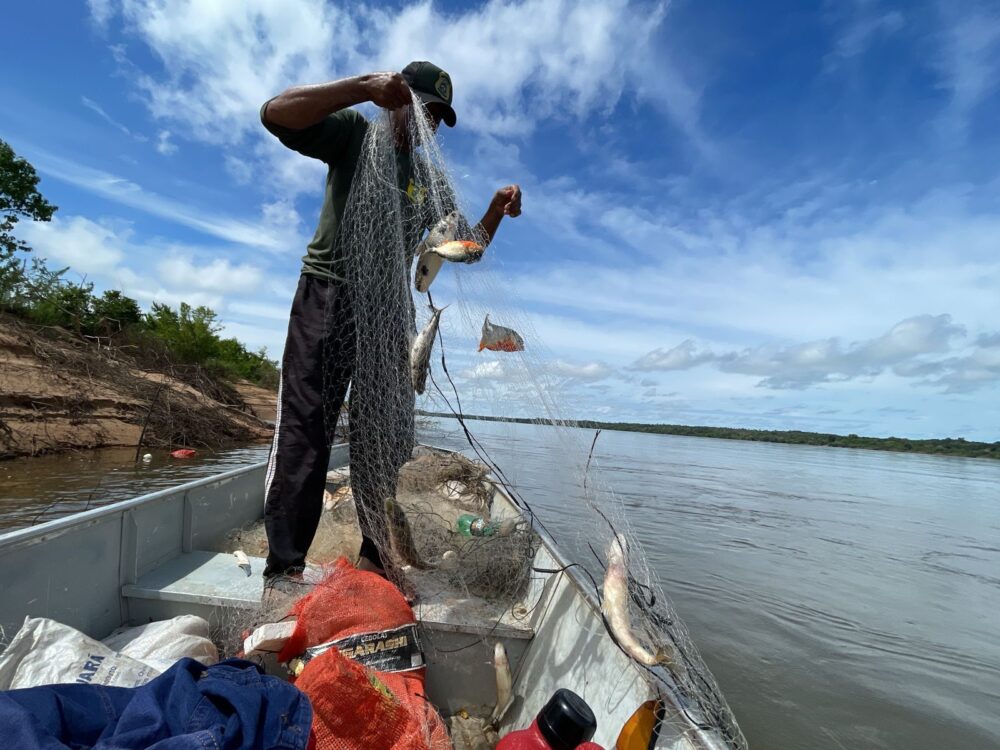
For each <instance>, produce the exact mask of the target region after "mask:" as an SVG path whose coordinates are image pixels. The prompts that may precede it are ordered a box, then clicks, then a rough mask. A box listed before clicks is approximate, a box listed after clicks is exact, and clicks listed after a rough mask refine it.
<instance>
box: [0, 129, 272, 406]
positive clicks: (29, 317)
mask: <svg viewBox="0 0 1000 750" xmlns="http://www.w3.org/2000/svg"><path fill="white" fill-rule="evenodd" d="M37 186H38V177H37V175H36V174H35V170H34V168H33V167H32V166H31V164H29V163H28V162H27V161H25V160H24V159H21V158H19V157H18V156H17V155H16V154H15V153H14V151H13V149H11V147H10V146H9V145H8V144H7V143H5V142H4V141H2V140H0V312H5V313H8V314H11V315H14V316H17V317H19V318H21V319H23V320H26V321H29V322H31V323H34V324H37V325H39V326H49V327H60V328H65V329H67V330H69V331H73V332H74V333H76V334H77V335H78V336H83V337H87V338H89V339H91V340H93V341H94V342H95V343H97V344H99V345H103V346H115V347H119V348H125V347H128V349H129V351H130V353H131V354H132V355H133V356H134V358H135V359H136V361H137V362H138V363H139V364H140V365H144V366H149V367H151V368H153V369H168V370H169V369H176V367H177V366H178V365H179V366H195V367H200V368H203V369H204V371H206V372H207V373H208V374H209V375H212V376H214V377H220V378H223V379H227V380H236V379H240V378H243V379H246V380H249V381H251V382H253V383H256V384H258V385H262V386H265V387H271V388H275V387H277V383H278V363H277V362H275V361H274V360H272V359H269V358H268V356H267V353H266V352H265V351H264V350H263V349H261V350H260V351H258V352H252V351H249V350H247V348H246V347H245V346H244V345H243V344H242V343H240V342H239V341H237V340H236V339H234V338H221V337H220V336H219V332H220V331H221V330H222V327H221V326H220V325H219V323H218V322H217V318H216V314H215V312H214V311H213V310H211V309H210V308H208V307H204V306H201V307H191V306H190V305H188V304H186V303H183V302H182V303H181V304H180V306H179V307H178V308H177V309H174V308H172V307H170V306H169V305H163V304H159V303H153V305H152V307H151V308H150V310H149V311H148V312H146V313H143V311H142V310H141V309H140V307H139V304H138V302H136V301H135V300H134V299H132V298H131V297H127V296H126V295H124V294H123V293H122V292H120V291H117V290H107V291H105V292H104V293H103V294H95V293H94V285H93V284H92V283H89V282H86V281H81V282H80V283H73V282H71V281H69V280H67V279H66V274H67V273H68V271H69V268H62V269H58V270H53V269H51V268H49V267H48V266H47V264H46V263H45V261H44V260H42V259H40V258H37V257H34V256H31V255H30V253H31V248H29V247H28V246H27V245H26V244H25V243H24V242H23V241H21V240H19V239H17V238H16V237H15V236H14V234H13V229H14V225H15V224H16V223H17V222H18V220H19V219H21V218H25V219H30V220H32V221H49V220H51V218H52V215H53V213H54V212H55V211H56V207H55V206H53V205H51V204H50V203H49V202H48V201H46V200H45V198H44V197H42V195H41V194H40V193H39V192H38V187H37ZM29 260H30V262H29Z"/></svg>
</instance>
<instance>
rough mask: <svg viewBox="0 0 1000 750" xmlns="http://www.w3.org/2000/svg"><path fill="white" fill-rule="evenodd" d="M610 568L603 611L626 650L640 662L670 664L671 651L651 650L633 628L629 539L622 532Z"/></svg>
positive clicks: (610, 555)
mask: <svg viewBox="0 0 1000 750" xmlns="http://www.w3.org/2000/svg"><path fill="white" fill-rule="evenodd" d="M607 558H608V568H607V570H606V571H605V572H604V588H603V591H602V594H603V596H602V601H601V612H602V613H603V614H604V617H605V619H606V620H607V622H608V627H609V628H610V629H611V634H612V635H613V636H614V637H615V640H616V641H618V645H619V646H621V647H622V649H623V650H624V651H625V653H626V654H628V655H629V656H631V657H632V658H633V659H635V660H636V661H637V662H639V663H640V664H645V665H646V666H647V667H651V666H653V665H655V664H669V663H671V662H672V661H673V659H672V658H671V654H670V652H669V651H665V650H664V649H660V650H658V651H657V652H656V653H655V654H653V653H650V652H649V651H648V650H647V649H646V648H645V647H644V646H643V645H642V644H641V643H640V642H639V639H638V638H636V637H635V634H634V633H633V632H632V621H631V618H630V617H629V613H628V603H629V593H628V543H627V542H626V541H625V537H624V535H622V534H616V535H615V538H614V539H612V540H611V545H610V546H609V547H608V553H607Z"/></svg>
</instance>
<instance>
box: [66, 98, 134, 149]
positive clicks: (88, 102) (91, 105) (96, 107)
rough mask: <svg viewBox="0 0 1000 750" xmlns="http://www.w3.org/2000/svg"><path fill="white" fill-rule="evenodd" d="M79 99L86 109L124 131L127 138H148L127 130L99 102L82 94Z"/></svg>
mask: <svg viewBox="0 0 1000 750" xmlns="http://www.w3.org/2000/svg"><path fill="white" fill-rule="evenodd" d="M81 101H82V102H83V106H85V107H86V108H87V109H89V110H91V111H93V112H96V113H97V114H98V115H99V116H100V117H101V119H103V120H104V121H105V122H106V123H108V124H109V125H111V126H112V127H114V128H117V129H118V130H120V131H121V132H122V133H124V134H125V135H127V136H128V137H129V138H134V139H135V140H137V141H140V142H145V141H148V140H149V139H148V138H146V136H144V135H142V134H141V133H133V132H132V131H131V130H129V129H128V128H127V127H125V126H124V125H122V124H121V123H120V122H118V121H117V120H115V119H114V118H113V117H112V116H111V115H109V114H108V113H107V112H105V111H104V108H103V107H101V105H100V104H98V103H97V102H95V101H93V100H92V99H88V98H87V97H85V96H84V97H81Z"/></svg>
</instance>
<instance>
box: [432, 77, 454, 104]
mask: <svg viewBox="0 0 1000 750" xmlns="http://www.w3.org/2000/svg"><path fill="white" fill-rule="evenodd" d="M434 90H435V91H437V93H438V96H440V97H441V98H442V99H444V100H445V101H446V102H451V78H449V77H448V74H447V73H445V72H444V71H443V70H442V71H441V73H440V74H438V78H437V81H436V82H435V83H434Z"/></svg>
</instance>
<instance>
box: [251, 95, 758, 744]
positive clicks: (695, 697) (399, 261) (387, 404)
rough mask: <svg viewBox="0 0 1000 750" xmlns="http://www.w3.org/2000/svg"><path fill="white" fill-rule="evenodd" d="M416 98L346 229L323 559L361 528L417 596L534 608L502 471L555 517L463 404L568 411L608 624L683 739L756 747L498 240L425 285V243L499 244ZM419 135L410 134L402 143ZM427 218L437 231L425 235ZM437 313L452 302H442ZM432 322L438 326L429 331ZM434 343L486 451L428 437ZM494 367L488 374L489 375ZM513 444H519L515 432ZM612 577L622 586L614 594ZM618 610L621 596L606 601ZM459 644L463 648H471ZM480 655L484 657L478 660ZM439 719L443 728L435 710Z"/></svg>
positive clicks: (392, 119) (370, 144)
mask: <svg viewBox="0 0 1000 750" xmlns="http://www.w3.org/2000/svg"><path fill="white" fill-rule="evenodd" d="M409 112H410V113H411V114H409V115H404V114H400V113H398V112H397V113H396V114H393V115H389V114H387V113H385V112H381V114H380V115H379V116H377V117H375V118H373V119H372V120H371V121H370V122H369V125H368V128H367V132H366V136H365V138H364V142H363V145H362V149H361V155H360V158H359V161H358V165H357V170H356V172H355V175H354V178H353V183H352V188H351V193H350V197H349V199H348V204H347V208H346V210H345V215H344V217H343V221H342V224H341V228H340V232H339V238H338V242H339V246H340V250H341V251H342V253H343V256H344V258H345V260H344V262H343V264H342V265H341V266H340V268H341V271H342V273H341V276H342V278H341V280H340V281H338V282H337V283H336V284H333V285H331V292H330V298H329V302H328V305H327V321H326V337H327V346H328V347H329V349H328V351H329V356H328V357H327V358H326V365H325V367H326V371H325V378H326V380H327V385H328V388H327V389H326V392H327V393H328V394H330V393H332V394H334V395H333V397H331V398H330V399H329V401H328V402H327V404H326V420H327V428H328V431H329V432H330V433H331V434H330V437H331V440H332V437H333V435H332V431H333V429H334V426H335V425H336V424H337V422H338V420H339V421H341V422H343V420H344V417H345V416H346V421H347V424H348V434H349V441H350V447H351V460H350V471H349V473H347V472H340V473H337V474H335V475H334V476H333V477H332V479H333V481H332V484H331V496H330V497H328V498H327V503H326V508H327V509H326V512H324V514H323V520H322V521H321V525H320V532H319V533H318V535H317V538H316V540H314V543H313V546H312V548H311V550H310V561H311V562H326V561H328V560H330V559H335V558H336V557H337V556H339V555H341V554H343V555H346V556H347V557H348V558H349V559H351V560H352V562H353V561H354V560H356V559H357V550H358V545H359V544H360V537H361V536H362V535H364V536H365V537H368V538H369V539H370V540H371V541H372V542H373V543H374V544H375V545H376V547H377V548H378V549H379V552H380V555H381V557H382V560H383V561H384V562H385V563H386V570H387V573H388V574H389V576H390V578H391V579H392V580H393V581H394V582H395V583H396V584H397V585H399V587H400V588H401V589H402V590H403V591H404V592H405V593H406V594H408V595H409V596H410V598H411V599H414V598H416V599H419V600H420V601H425V602H426V601H432V600H446V599H448V598H451V599H460V600H463V601H465V602H466V603H467V604H466V606H472V605H470V604H468V602H470V601H472V600H475V601H476V602H479V603H481V604H477V605H476V606H481V610H479V611H478V614H479V615H480V616H481V617H485V618H491V617H492V618H495V619H496V622H498V623H499V622H501V621H508V622H514V621H517V620H518V619H523V618H524V617H526V616H527V614H528V613H527V611H526V609H525V599H524V594H525V591H526V590H527V589H528V588H529V587H530V586H531V585H532V581H533V579H534V578H537V577H538V575H539V571H536V570H533V563H534V560H535V555H536V552H537V551H538V549H539V545H540V540H539V538H538V536H537V534H536V533H535V532H534V531H533V530H532V523H518V522H517V519H516V518H501V517H493V514H494V510H495V509H494V508H493V504H492V500H493V497H494V495H493V492H494V485H493V484H491V483H490V481H492V482H495V483H496V484H498V485H500V486H501V487H502V488H503V490H504V491H505V492H506V494H507V495H508V496H509V497H510V498H511V499H512V500H513V501H514V503H515V504H516V505H517V506H518V508H519V510H520V513H521V514H522V516H523V518H524V519H527V520H528V521H530V522H533V524H534V525H535V527H537V528H543V529H544V528H545V519H544V518H542V517H539V516H538V515H536V513H535V511H534V509H533V507H532V504H531V496H530V493H527V492H525V493H522V492H520V491H519V488H518V487H517V486H516V485H515V484H514V483H513V482H510V481H509V480H508V477H507V475H506V473H505V471H504V468H505V467H504V466H501V465H500V464H499V463H498V462H497V461H495V460H493V458H492V456H491V455H490V452H489V451H488V450H487V448H486V446H485V445H484V443H483V442H482V441H480V440H479V439H478V438H477V436H476V428H475V426H474V424H475V423H470V422H468V421H466V420H465V419H464V417H463V401H464V402H465V403H475V404H476V405H477V407H476V408H477V409H479V408H481V405H482V404H487V405H492V408H493V409H494V411H493V413H494V414H496V415H503V414H511V413H516V412H520V413H521V414H529V415H532V416H540V417H543V418H545V419H546V421H547V422H549V423H551V424H552V425H554V426H553V427H552V428H551V438H552V439H551V441H550V445H551V446H554V447H550V448H549V450H550V451H551V453H552V457H551V465H552V467H553V471H554V472H558V473H559V475H560V476H561V477H563V478H564V479H565V482H564V484H565V487H564V492H565V495H566V496H565V498H564V500H563V504H564V505H565V506H566V507H567V508H569V507H571V508H572V514H573V516H574V517H575V520H576V524H575V526H576V528H579V529H584V530H585V531H582V532H579V533H578V534H577V535H576V536H575V538H573V539H570V540H568V542H569V544H567V545H566V548H565V549H564V551H566V550H569V551H571V552H572V553H573V556H574V557H576V558H579V559H577V560H576V561H575V563H574V565H576V566H578V568H579V569H582V570H584V571H586V574H587V575H589V576H590V578H591V580H592V582H593V586H594V590H595V592H596V595H597V597H598V599H599V600H601V601H602V604H603V605H604V606H605V608H606V612H605V615H606V616H605V627H607V628H608V630H609V636H610V637H612V638H614V639H615V640H616V642H618V643H619V645H620V646H621V647H622V648H623V650H625V651H626V653H629V654H630V655H631V656H634V652H636V653H637V649H636V646H637V647H638V649H639V651H641V652H644V653H646V654H648V655H651V656H650V660H651V662H652V663H651V664H649V665H644V666H643V667H642V668H643V669H644V670H646V674H647V677H648V682H649V683H650V684H651V686H654V687H655V690H656V691H657V692H658V694H660V695H667V694H669V696H670V698H671V700H670V701H669V702H670V704H671V705H672V706H673V707H674V709H675V710H674V711H673V712H672V713H671V712H668V716H667V718H666V719H665V721H666V722H667V723H669V724H670V725H671V726H670V733H671V734H672V736H676V737H683V736H684V735H685V733H690V734H691V735H692V741H691V744H690V745H689V746H691V747H704V746H705V745H704V743H702V742H701V741H700V740H697V739H695V738H694V737H693V735H694V734H695V733H699V732H702V731H703V730H706V729H707V730H711V731H713V732H714V736H717V737H721V738H722V742H723V744H722V745H720V746H725V747H732V748H744V747H746V741H745V740H744V738H743V736H742V734H741V732H740V730H739V728H738V726H737V725H736V722H735V720H734V718H733V716H732V713H731V712H730V710H729V708H728V706H727V705H726V702H725V700H724V699H723V697H722V695H721V693H720V691H719V689H718V686H717V685H716V683H715V681H714V679H713V678H712V675H711V673H710V672H709V670H708V668H707V667H706V666H705V664H704V662H703V661H702V659H701V657H700V655H699V654H698V651H697V649H696V648H695V646H694V644H693V642H692V640H691V638H690V636H689V634H688V632H687V630H686V629H685V628H684V626H683V624H682V622H681V620H680V619H679V617H678V616H677V614H676V612H675V611H674V610H673V608H672V606H671V604H670V602H669V600H668V598H667V596H666V595H665V593H664V591H663V590H662V588H661V586H660V584H659V583H658V581H657V580H656V577H655V576H654V575H653V573H652V571H651V570H650V568H649V566H648V565H647V563H646V561H645V558H644V556H643V553H642V548H641V546H640V545H639V543H638V541H637V539H636V535H635V533H634V531H633V529H631V528H630V526H629V522H628V516H627V514H626V512H625V509H624V506H623V504H622V502H621V501H620V499H619V498H617V497H616V496H615V494H614V492H613V491H612V489H611V488H610V487H609V486H607V484H606V483H605V481H604V480H603V479H602V476H601V473H600V471H599V468H600V467H599V463H600V462H599V457H598V456H596V455H595V451H594V444H593V441H594V440H595V436H594V435H593V433H584V432H583V431H581V430H577V429H574V428H572V427H570V426H569V424H568V423H567V422H565V421H563V420H562V418H561V414H562V412H561V410H560V407H559V402H560V398H561V392H562V388H563V385H564V382H563V380H562V378H561V375H560V372H559V370H558V368H556V367H553V365H552V363H554V362H556V359H555V358H554V357H553V356H552V355H551V353H550V352H549V351H548V350H547V349H546V347H545V346H544V344H543V342H542V340H541V337H539V336H538V334H537V332H536V330H535V329H534V326H533V325H532V321H531V319H530V318H529V317H528V315H527V314H525V312H524V311H522V310H520V309H519V307H518V305H517V302H516V299H515V296H514V294H513V292H512V288H513V287H512V285H511V284H510V283H509V281H508V280H507V279H506V278H505V277H504V275H503V273H502V268H501V267H500V264H499V262H498V260H497V259H496V258H495V257H494V255H495V254H494V253H491V252H489V251H487V252H486V253H485V255H484V257H483V261H482V263H480V264H477V265H475V266H466V265H463V264H462V263H448V262H445V263H444V265H443V267H442V268H441V270H440V272H439V273H438V276H437V278H436V279H435V281H434V286H433V291H432V292H430V293H418V292H415V291H414V266H415V265H416V266H417V267H418V268H419V267H420V266H421V265H423V264H422V262H421V257H420V254H421V253H422V252H424V251H426V249H427V247H428V246H429V245H432V244H434V243H439V242H441V241H447V240H464V241H466V242H467V243H469V242H471V243H475V246H481V247H485V246H487V245H488V237H487V236H485V234H484V232H483V230H482V229H481V227H479V226H472V225H470V223H469V222H468V221H467V220H466V218H465V216H466V213H465V212H464V211H463V208H464V206H463V205H462V203H461V201H460V200H459V197H458V195H457V193H456V190H455V187H454V184H455V183H454V182H453V180H452V178H451V176H450V173H449V170H448V168H447V164H446V162H445V159H444V157H443V155H442V152H441V150H440V148H439V146H438V143H437V140H436V136H435V132H434V129H433V127H432V126H431V121H430V119H429V118H428V117H427V116H426V110H425V109H424V107H423V105H422V104H421V102H420V101H419V100H417V99H416V98H414V101H413V104H412V107H411V108H410V109H409ZM407 144H411V145H412V146H413V148H412V149H405V148H401V147H402V146H406V145H407ZM427 230H431V232H430V235H429V236H427V239H426V240H425V241H424V243H423V244H421V239H422V238H424V237H425V234H424V233H425V232H426V231H427ZM463 247H464V248H465V250H462V248H463ZM472 247H474V246H472V245H468V244H466V245H464V246H460V245H455V246H452V248H451V249H452V250H453V251H454V252H455V253H457V254H458V255H457V256H456V257H455V258H453V259H458V260H462V259H463V258H462V257H461V253H462V252H468V253H469V254H470V256H474V255H475V253H472V252H470V250H469V248H472ZM464 259H465V260H472V259H475V260H478V257H467V258H464ZM432 295H435V296H436V297H438V299H434V297H432ZM436 310H444V311H443V312H442V313H441V314H440V315H437V316H436V315H435V314H434V313H435V311H436ZM487 315H488V316H489V322H490V324H491V325H497V326H502V327H504V328H509V329H511V330H512V331H514V332H516V336H511V335H510V334H504V335H506V336H507V342H508V343H506V344H503V345H499V346H496V347H492V346H491V347H487V348H488V349H491V351H487V352H485V353H483V354H481V355H480V354H478V353H477V342H479V343H481V341H480V339H481V337H482V336H483V335H484V334H483V329H484V320H486V319H487ZM428 324H430V325H431V326H432V329H429V330H428V331H427V332H425V333H426V335H421V331H425V328H426V327H427V326H428ZM433 326H439V328H437V329H436V330H433ZM428 342H430V344H431V345H432V346H433V352H434V354H433V357H430V358H429V359H430V362H431V364H430V372H429V375H428V378H427V384H426V389H425V392H424V394H423V395H422V396H421V399H420V402H419V406H421V407H422V408H424V409H427V410H428V411H431V412H447V413H449V414H452V415H453V416H455V417H456V418H457V419H458V424H459V425H460V429H461V432H462V435H463V436H464V438H465V439H466V441H467V443H468V451H467V453H468V454H469V455H470V456H471V457H472V458H464V457H459V456H456V455H454V454H448V455H446V454H443V453H440V452H437V451H434V450H430V449H423V448H421V447H416V446H415V444H416V440H415V422H414V419H415V416H414V415H415V409H416V407H417V405H418V403H417V401H416V398H415V393H414V385H415V383H416V382H417V381H418V380H419V379H420V375H422V374H423V373H422V371H418V372H413V368H414V363H416V364H417V365H420V364H421V362H422V361H424V360H426V359H427V358H426V357H423V358H422V357H421V356H418V355H419V354H420V352H417V351H414V349H415V348H416V349H419V348H420V346H421V345H427V344H428ZM511 342H513V343H511ZM522 343H523V347H522V346H521V344H522ZM521 349H523V350H521ZM511 350H513V351H511ZM424 354H426V352H424ZM477 357H478V359H477ZM345 368H347V369H349V373H348V374H349V376H350V377H349V380H350V392H349V396H348V403H349V408H348V409H347V412H348V413H347V414H346V415H344V414H342V409H341V406H342V403H341V398H340V396H341V395H343V394H342V393H340V392H338V388H337V387H336V386H337V383H339V382H341V381H343V380H344V378H345ZM463 368H464V369H465V372H466V374H467V377H465V378H464V379H462V388H461V389H459V388H458V387H457V385H456V383H455V381H454V379H453V377H452V375H453V374H454V373H455V372H457V371H458V370H459V369H463ZM482 372H487V373H489V374H490V375H491V377H490V379H489V380H486V379H482V378H477V377H476V374H477V373H482ZM418 389H419V386H418ZM510 441H511V446H512V452H516V451H514V450H513V445H514V441H515V438H514V436H513V432H512V433H511V438H510ZM466 516H477V517H481V518H483V519H484V522H485V523H487V524H489V526H490V533H489V534H488V535H486V536H475V535H471V536H470V535H469V534H468V532H466V533H464V534H463V533H460V532H459V529H461V528H462V522H463V521H462V519H463V517H466ZM349 518H351V519H353V518H356V519H357V520H356V522H355V521H353V520H351V521H348V519H349ZM467 520H468V519H466V521H467ZM345 524H346V526H349V527H350V528H349V529H348V531H344V530H343V527H344V526H345ZM334 527H337V528H338V529H339V530H336V531H334V530H333V529H334ZM259 533H260V532H259V531H257V530H254V529H245V530H242V531H241V532H240V533H239V534H238V535H237V537H236V538H234V540H233V546H239V545H243V546H244V547H245V546H248V545H251V546H252V545H257V546H256V547H255V549H257V548H259V547H260V540H259ZM618 535H621V537H620V538H621V540H622V542H623V544H622V547H623V548H627V550H628V554H627V558H626V559H625V560H623V561H622V562H623V565H624V572H623V574H622V576H621V577H620V578H618V579H615V578H614V575H615V571H616V570H618V569H617V568H615V567H614V566H611V571H610V572H608V571H607V567H608V561H609V556H610V555H609V552H610V551H612V550H613V549H614V547H613V545H614V544H615V539H616V538H618ZM553 536H555V537H556V538H557V539H558V540H559V541H560V542H564V541H567V540H566V539H565V538H564V537H561V536H560V534H554V535H553ZM550 572H551V571H550ZM606 575H607V576H608V577H609V579H613V580H611V584H612V585H611V588H610V589H608V588H606V587H604V586H602V579H603V578H604V577H605V576H606ZM616 583H617V584H620V590H619V596H617V597H615V596H605V594H607V593H608V591H613V590H614V584H616ZM615 607H617V608H618V610H619V611H617V612H616V611H608V610H609V609H610V610H614V608H615ZM281 615H283V612H278V611H276V610H274V611H270V612H268V611H264V612H261V613H260V614H259V618H258V619H259V620H260V621H274V620H278V619H280V617H281ZM504 618H506V620H504ZM615 622H618V623H621V622H624V623H625V624H626V626H628V627H629V628H630V632H628V633H626V635H627V636H630V637H631V641H632V642H630V641H629V640H628V639H627V638H622V637H621V635H622V632H621V631H619V632H617V633H616V632H614V627H613V626H614V624H615ZM495 640H496V638H494V637H492V636H491V634H490V633H489V632H487V633H486V634H484V635H483V636H482V637H481V638H480V641H481V645H482V646H483V647H484V648H485V650H486V651H487V652H488V653H490V654H492V653H493V643H494V642H495ZM470 645H471V644H470ZM454 658H455V660H456V662H459V663H460V662H461V661H462V660H463V659H465V658H466V654H463V653H456V654H455V656H454ZM637 660H639V661H641V659H638V658H637ZM331 668H332V667H331ZM338 668H339V667H338ZM473 668H475V669H476V670H478V671H480V672H481V671H482V665H481V664H476V665H473V666H470V669H473ZM514 678H515V680H516V678H517V675H516V674H515V675H514ZM567 687H570V688H572V687H573V686H572V685H568V686H567ZM434 727H435V731H436V727H437V724H436V723H435V724H434ZM423 736H424V737H425V739H426V738H428V737H430V734H428V733H427V732H425V733H424V735H423ZM699 736H701V735H700V734H699ZM493 738H494V739H493V741H495V734H494V735H493ZM453 740H454V741H456V742H457V741H458V740H457V739H456V738H455V737H453ZM676 746H677V747H684V746H685V745H683V744H677V745H676Z"/></svg>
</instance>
